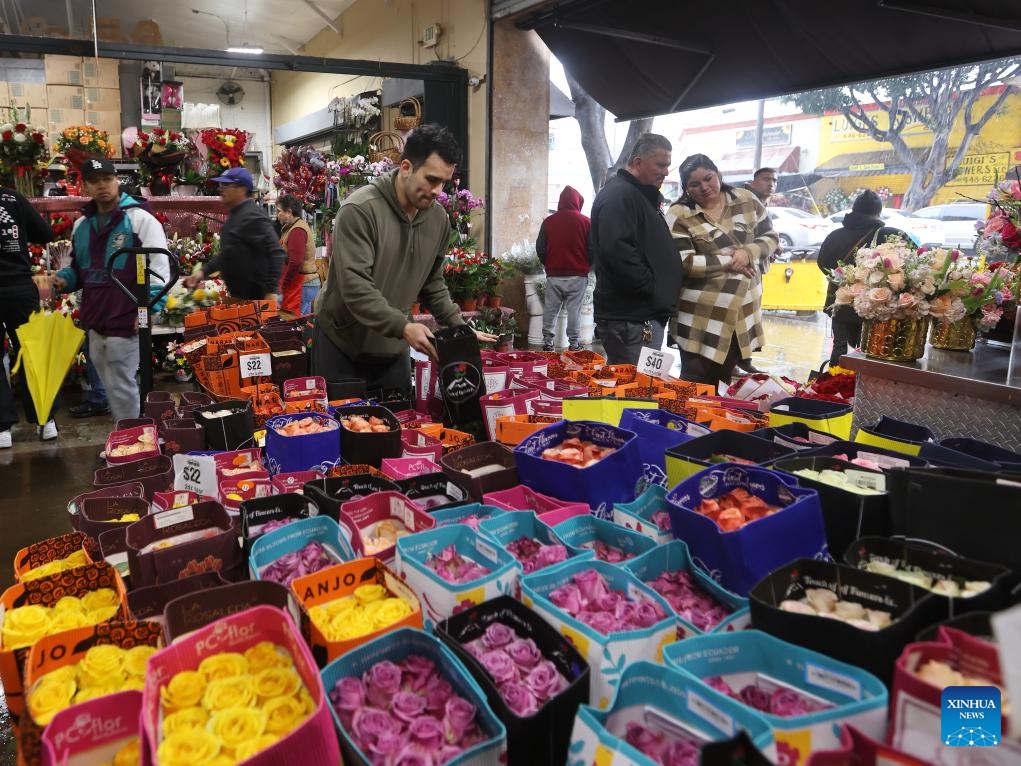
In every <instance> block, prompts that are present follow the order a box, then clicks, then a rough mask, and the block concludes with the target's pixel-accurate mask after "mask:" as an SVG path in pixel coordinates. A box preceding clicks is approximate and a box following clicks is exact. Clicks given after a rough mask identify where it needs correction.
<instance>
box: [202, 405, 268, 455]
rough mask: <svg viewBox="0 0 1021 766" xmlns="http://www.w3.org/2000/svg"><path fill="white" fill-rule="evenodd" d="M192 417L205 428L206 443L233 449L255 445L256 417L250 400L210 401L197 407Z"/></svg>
mask: <svg viewBox="0 0 1021 766" xmlns="http://www.w3.org/2000/svg"><path fill="white" fill-rule="evenodd" d="M192 417H194V418H195V422H196V423H198V424H199V425H201V426H202V427H203V428H204V429H205V431H206V444H208V445H209V448H210V449H212V450H216V451H218V452H230V451H233V450H239V449H244V448H245V447H250V446H252V442H253V436H254V434H255V418H254V415H253V412H252V403H251V402H250V401H248V400H242V399H230V400H228V401H225V402H217V403H215V404H207V405H205V406H203V407H199V408H198V409H196V410H195V411H194V412H193V413H192Z"/></svg>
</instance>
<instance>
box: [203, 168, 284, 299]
mask: <svg viewBox="0 0 1021 766" xmlns="http://www.w3.org/2000/svg"><path fill="white" fill-rule="evenodd" d="M210 180H211V181H215V182H216V183H218V184H219V185H220V197H221V198H222V199H223V204H225V205H226V206H227V207H228V208H229V209H230V217H229V218H228V219H227V223H225V224H224V226H223V230H222V231H221V232H220V253H219V255H217V256H216V257H215V258H211V259H209V261H207V262H206V264H205V266H204V267H203V268H202V270H201V271H199V272H198V273H196V274H194V275H192V276H191V277H188V278H187V279H185V281H184V283H185V285H187V286H188V287H193V286H195V285H196V284H197V283H198V282H200V281H201V280H203V279H206V277H207V275H212V274H215V273H216V272H217V271H219V272H220V274H221V276H222V277H223V281H224V282H225V283H226V284H227V291H228V292H229V293H230V296H231V297H232V298H238V299H240V300H248V301H252V300H261V299H263V298H275V297H276V295H277V293H279V292H280V275H281V274H282V273H283V270H284V261H285V260H287V254H286V253H285V252H284V248H283V246H282V245H281V244H280V238H279V236H278V235H277V233H276V232H275V231H274V230H273V222H272V221H270V219H269V216H268V215H266V213H265V212H264V211H263V209H262V208H261V207H259V205H258V203H257V202H256V201H255V199H254V198H253V193H254V189H255V184H254V182H253V181H252V174H251V173H249V172H248V171H247V170H245V168H231V169H230V170H228V171H227V172H226V173H224V174H223V175H221V176H217V177H216V178H211V179H210Z"/></svg>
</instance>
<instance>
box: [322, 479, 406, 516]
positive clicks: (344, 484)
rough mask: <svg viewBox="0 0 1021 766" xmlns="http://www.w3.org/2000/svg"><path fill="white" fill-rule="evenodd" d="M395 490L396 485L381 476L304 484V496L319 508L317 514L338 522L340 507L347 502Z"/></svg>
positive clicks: (323, 480) (325, 480)
mask: <svg viewBox="0 0 1021 766" xmlns="http://www.w3.org/2000/svg"><path fill="white" fill-rule="evenodd" d="M397 489H398V488H397V485H396V484H394V483H393V482H392V481H390V480H389V479H385V478H383V477H382V476H374V475H373V474H369V473H358V474H352V475H347V476H330V477H327V478H325V479H315V480H314V481H308V482H305V487H304V494H305V497H308V498H311V500H312V501H313V502H314V503H315V504H316V505H317V506H318V507H319V513H321V514H323V515H326V516H329V517H330V518H331V519H333V520H334V521H339V519H340V506H341V505H343V504H344V503H346V502H347V501H348V500H354V499H356V498H359V497H365V496H366V495H372V494H375V493H376V492H396V491H397Z"/></svg>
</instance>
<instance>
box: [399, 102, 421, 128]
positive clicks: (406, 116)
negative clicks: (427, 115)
mask: <svg viewBox="0 0 1021 766" xmlns="http://www.w3.org/2000/svg"><path fill="white" fill-rule="evenodd" d="M397 112H398V114H397V116H396V117H394V127H395V128H396V129H397V130H414V129H415V128H417V127H418V126H419V125H421V124H422V104H421V102H420V101H419V100H418V99H417V98H415V97H414V96H409V97H408V98H406V99H404V100H403V101H401V103H399V104H398V105H397Z"/></svg>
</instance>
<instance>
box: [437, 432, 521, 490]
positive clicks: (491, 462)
mask: <svg viewBox="0 0 1021 766" xmlns="http://www.w3.org/2000/svg"><path fill="white" fill-rule="evenodd" d="M440 465H441V466H443V472H444V473H446V474H447V476H449V477H450V478H451V480H452V481H457V482H460V483H462V484H464V485H465V486H466V487H467V488H468V491H469V492H470V493H471V496H472V498H473V499H474V500H482V496H483V495H484V494H486V493H487V492H499V491H500V490H501V489H510V488H511V487H516V486H517V485H518V484H519V483H520V482H519V481H518V470H517V467H516V465H515V460H514V453H513V452H511V450H510V449H509V448H508V447H506V446H504V445H503V444H499V443H497V442H480V443H479V444H473V445H471V446H470V447H465V448H464V449H459V450H457V451H456V452H451V453H449V454H447V455H444V456H443V457H441V458H440Z"/></svg>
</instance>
